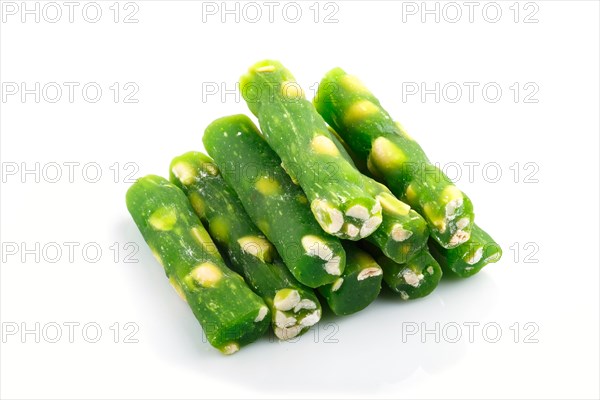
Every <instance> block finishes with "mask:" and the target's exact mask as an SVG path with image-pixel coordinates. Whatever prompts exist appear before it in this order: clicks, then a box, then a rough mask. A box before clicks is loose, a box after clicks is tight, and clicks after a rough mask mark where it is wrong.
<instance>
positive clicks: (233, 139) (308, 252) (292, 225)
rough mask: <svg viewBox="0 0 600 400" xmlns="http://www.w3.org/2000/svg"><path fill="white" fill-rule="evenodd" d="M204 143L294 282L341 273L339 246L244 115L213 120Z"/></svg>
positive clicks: (311, 282)
mask: <svg viewBox="0 0 600 400" xmlns="http://www.w3.org/2000/svg"><path fill="white" fill-rule="evenodd" d="M203 140H204V146H205V147H206V150H207V151H208V153H209V154H210V155H211V157H212V158H213V159H214V160H215V163H216V164H217V165H218V166H219V169H220V170H221V174H222V176H223V178H224V179H225V181H226V182H227V183H228V184H229V186H230V187H231V188H233V189H234V190H235V192H236V193H237V195H238V198H239V199H240V201H241V202H242V204H243V205H244V208H245V209H246V212H247V213H248V215H249V216H250V218H251V219H252V221H253V222H254V224H255V225H256V226H257V227H258V229H260V230H261V231H262V232H263V233H264V235H265V236H266V237H267V238H268V239H269V240H270V241H271V243H273V244H274V245H275V248H276V249H277V251H278V252H279V254H280V255H281V258H282V259H283V261H284V263H285V265H287V267H288V268H289V269H290V271H291V272H292V274H293V275H294V277H295V278H296V279H298V281H300V282H301V283H303V284H305V285H306V286H309V287H312V288H315V287H319V286H322V285H325V284H327V283H332V282H333V281H335V280H336V279H337V278H338V277H339V276H341V275H342V272H343V271H344V266H345V264H346V254H345V253H344V249H343V247H342V244H341V243H340V241H339V239H337V238H335V237H333V236H330V235H328V234H326V233H325V232H323V230H322V229H321V227H320V226H319V224H318V223H317V221H316V220H315V218H314V217H313V215H312V213H311V212H310V209H309V207H308V201H307V199H306V196H305V195H304V193H303V192H302V190H301V189H300V188H299V187H298V186H296V185H295V184H294V183H293V182H292V180H291V179H290V177H289V176H288V175H287V174H286V172H285V171H284V170H283V169H282V168H281V166H280V164H281V160H280V159H279V157H277V154H275V152H273V150H271V148H270V147H269V146H268V145H267V143H266V142H265V141H264V139H263V138H262V136H261V134H260V132H259V131H258V128H256V126H255V125H254V124H253V123H252V121H250V119H249V118H248V117H246V116H244V115H234V116H230V117H224V118H220V119H218V120H216V121H214V122H213V123H211V124H210V125H209V126H208V127H207V128H206V131H205V133H204V139H203Z"/></svg>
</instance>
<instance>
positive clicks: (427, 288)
mask: <svg viewBox="0 0 600 400" xmlns="http://www.w3.org/2000/svg"><path fill="white" fill-rule="evenodd" d="M362 245H363V246H364V245H365V243H362ZM364 248H365V249H366V250H367V251H368V252H369V253H371V255H372V256H373V257H374V258H375V260H376V261H377V263H378V264H379V265H380V266H381V268H382V269H383V281H384V282H385V284H386V285H387V287H389V288H390V289H391V290H392V291H394V292H396V293H398V294H400V297H401V298H402V300H409V299H416V298H419V297H424V296H427V295H428V294H430V293H431V292H433V290H434V289H435V288H436V287H437V285H438V283H439V282H440V279H441V278H442V269H441V267H440V265H439V264H438V263H437V261H436V260H435V259H434V258H433V257H432V256H431V254H430V253H429V250H428V249H427V246H425V247H424V248H423V249H421V251H420V252H419V253H417V254H416V255H415V256H414V257H413V258H411V259H410V260H409V261H408V262H406V263H404V264H399V263H397V262H395V261H393V260H390V259H389V258H387V257H386V256H384V255H383V254H382V253H381V251H380V250H379V249H377V248H374V247H373V246H372V245H370V244H369V245H367V246H364Z"/></svg>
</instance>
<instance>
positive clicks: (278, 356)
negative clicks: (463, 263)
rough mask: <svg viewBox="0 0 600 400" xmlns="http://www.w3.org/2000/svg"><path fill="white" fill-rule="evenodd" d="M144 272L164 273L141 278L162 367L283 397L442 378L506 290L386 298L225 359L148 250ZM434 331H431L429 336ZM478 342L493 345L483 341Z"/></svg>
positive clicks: (483, 277)
mask: <svg viewBox="0 0 600 400" xmlns="http://www.w3.org/2000/svg"><path fill="white" fill-rule="evenodd" d="M130 239H132V238H131V237H130ZM140 264H141V265H145V267H144V268H148V269H150V268H153V269H154V271H146V273H145V276H135V279H134V281H132V282H131V284H132V286H138V287H141V289H140V290H141V291H143V292H145V293H146V294H143V293H140V298H139V300H138V302H139V304H138V306H139V307H141V308H144V309H146V308H152V309H154V310H155V311H156V312H155V314H154V316H153V318H154V319H155V320H156V321H157V323H156V327H155V328H153V330H152V331H150V332H146V337H147V338H148V340H149V347H150V348H151V349H152V351H154V352H156V355H157V357H159V359H160V360H161V361H162V362H165V363H167V364H170V365H173V366H174V367H181V368H184V369H186V370H188V371H196V372H197V373H198V374H199V376H200V374H202V377H203V378H202V379H206V378H210V377H214V378H218V379H222V380H225V381H226V380H229V379H231V378H233V379H234V380H235V384H236V385H241V386H247V387H248V388H252V389H254V390H257V391H270V392H273V393H281V392H287V391H289V392H315V391H325V392H334V393H339V392H340V387H343V388H344V392H353V391H357V392H364V393H367V392H372V391H373V390H377V388H378V387H383V386H384V385H386V384H390V383H397V382H401V381H403V380H405V379H406V378H408V377H410V376H411V375H413V374H415V373H416V372H417V371H418V370H419V369H421V370H422V371H424V372H426V373H427V374H437V373H439V372H442V371H444V370H445V369H447V368H449V367H451V366H452V365H454V364H455V363H456V362H458V361H459V360H460V359H461V358H462V357H463V356H464V354H465V352H466V351H467V347H468V345H469V342H468V337H467V336H468V326H465V325H463V323H465V322H466V323H467V324H468V323H469V322H473V321H475V322H477V321H486V316H487V315H488V313H489V312H490V310H491V309H492V308H493V305H494V303H495V302H496V301H497V288H496V286H495V284H494V281H493V279H492V278H491V277H490V276H489V275H488V274H487V273H486V271H484V272H482V273H480V274H479V275H476V276H474V277H472V278H470V279H467V280H457V279H443V280H442V282H441V283H440V286H439V287H438V288H437V290H436V291H434V292H433V293H432V294H431V295H430V296H428V297H426V298H423V299H417V300H412V301H408V302H405V301H402V300H401V299H400V298H399V297H398V296H396V295H394V294H392V293H390V292H384V293H382V295H381V296H380V297H379V298H378V299H377V300H376V301H375V302H374V303H373V304H371V305H370V306H369V307H368V308H367V309H365V310H363V311H362V312H359V313H357V314H354V315H351V316H346V317H337V316H335V315H332V314H331V313H330V312H329V313H326V315H325V316H324V317H323V319H322V320H321V322H320V323H319V324H318V325H317V326H315V327H313V329H312V330H310V331H309V332H307V333H306V334H305V335H303V336H301V337H300V338H297V339H296V340H294V341H293V342H283V341H278V340H277V339H276V338H273V337H272V336H271V335H266V336H265V337H264V338H262V339H261V340H259V341H257V342H255V343H252V344H250V345H248V346H246V347H244V348H242V349H241V351H240V352H238V353H236V354H235V355H233V356H230V357H225V356H223V355H221V354H220V353H219V352H218V351H216V350H215V349H213V348H211V346H210V345H209V344H208V343H206V340H205V339H204V338H203V336H202V331H201V328H200V326H199V324H198V323H197V321H196V320H195V318H194V316H193V315H192V313H191V312H189V310H188V307H187V305H186V304H185V303H183V302H181V300H180V299H179V298H178V297H177V295H175V294H174V293H171V292H172V290H171V288H170V286H169V284H168V282H167V280H166V279H165V278H164V274H163V272H162V270H161V267H160V265H158V264H157V263H156V262H155V261H154V259H153V258H152V255H151V254H150V252H149V251H147V250H146V249H143V250H141V251H140ZM491 268H495V267H491ZM132 278H134V277H132ZM140 279H142V280H145V282H140ZM136 290H137V289H136ZM323 303H324V301H323ZM325 306H326V305H325V303H324V307H325ZM140 311H141V312H144V311H143V310H140ZM158 321H160V322H158ZM436 323H438V324H439V325H437V328H436ZM456 326H460V327H461V330H462V332H461V334H462V339H461V340H459V341H457V342H456V343H451V342H450V341H455V338H456V333H457V332H456V329H455V328H456ZM415 327H417V329H418V332H417V333H413V331H414V328H415ZM407 329H410V330H409V331H406V330H407ZM425 329H427V330H428V332H429V333H426V334H425V336H424V337H423V331H424V330H425ZM436 331H437V338H436ZM475 332H477V330H476V331H475ZM403 336H404V337H403ZM446 337H447V338H449V340H450V341H449V340H446V339H445V338H446ZM436 340H437V341H439V342H436ZM475 340H483V338H482V337H481V334H480V333H479V334H477V335H475ZM313 360H314V361H313ZM317 360H318V361H317ZM267 370H268V372H266V371H267Z"/></svg>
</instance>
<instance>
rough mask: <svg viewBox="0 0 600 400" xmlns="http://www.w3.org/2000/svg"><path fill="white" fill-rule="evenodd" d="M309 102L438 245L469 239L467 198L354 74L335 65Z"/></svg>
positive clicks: (470, 216)
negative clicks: (422, 223) (417, 217)
mask: <svg viewBox="0 0 600 400" xmlns="http://www.w3.org/2000/svg"><path fill="white" fill-rule="evenodd" d="M314 104H315V106H316V108H317V110H318V112H319V113H320V114H321V115H322V116H323V118H324V119H325V120H326V121H327V123H329V124H330V125H331V126H332V127H333V128H334V129H335V131H336V132H337V133H338V134H339V135H340V136H341V137H342V138H343V140H344V141H345V142H346V143H347V144H348V146H350V148H352V150H354V152H355V154H356V155H357V156H359V157H361V158H362V159H363V160H366V161H367V166H368V168H369V171H370V172H371V173H372V174H373V175H374V176H377V177H381V178H382V179H383V180H384V181H385V183H386V184H387V186H388V187H389V188H390V189H391V191H392V192H393V193H394V194H395V195H396V196H397V197H398V198H400V199H401V200H403V201H406V202H407V203H408V204H410V205H411V206H412V207H413V208H414V209H415V210H417V211H418V212H419V213H420V214H421V215H422V216H423V217H424V218H425V220H426V221H427V223H428V224H429V228H430V234H431V236H433V238H434V239H435V240H436V241H437V242H438V243H440V244H441V245H442V246H443V247H444V248H453V247H456V246H458V245H460V244H461V243H464V242H466V241H467V240H468V239H469V236H470V232H471V227H472V224H473V205H472V203H471V200H470V199H469V198H468V197H467V196H466V195H465V194H464V193H463V192H461V191H460V190H459V189H458V188H457V187H456V186H455V185H454V184H453V183H452V181H450V179H449V178H448V177H447V176H446V175H445V174H444V173H443V172H442V171H441V170H440V169H439V168H437V167H435V166H434V165H432V164H431V162H430V161H429V159H428V158H427V156H426V155H425V153H424V151H423V149H422V148H421V146H419V145H418V144H417V142H415V141H414V140H413V139H412V138H410V137H409V136H408V135H407V134H406V132H405V131H404V130H403V129H402V127H401V126H399V124H397V123H395V122H394V121H393V120H392V118H391V117H390V116H389V114H388V113H387V112H386V111H385V110H384V109H383V108H382V107H381V105H380V103H379V101H378V100H377V98H376V97H375V96H374V95H373V94H372V93H371V92H370V91H369V90H368V89H367V88H366V87H364V86H363V85H362V83H361V82H360V81H359V80H358V79H357V78H355V77H353V76H351V75H348V74H346V73H345V72H344V71H343V70H342V69H340V68H336V69H334V70H332V71H330V72H329V73H327V75H326V76H325V77H324V78H323V80H322V81H321V83H320V85H319V90H318V93H317V96H316V97H315V99H314Z"/></svg>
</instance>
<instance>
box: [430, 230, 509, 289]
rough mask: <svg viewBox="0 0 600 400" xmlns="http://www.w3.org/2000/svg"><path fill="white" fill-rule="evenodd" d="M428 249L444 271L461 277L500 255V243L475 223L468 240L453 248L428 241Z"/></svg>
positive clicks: (498, 257)
mask: <svg viewBox="0 0 600 400" xmlns="http://www.w3.org/2000/svg"><path fill="white" fill-rule="evenodd" d="M429 250H430V251H431V254H432V255H433V257H434V258H435V259H436V260H437V261H438V262H439V263H440V265H441V266H442V268H443V270H444V272H449V273H451V274H454V275H457V276H460V277H461V278H467V277H469V276H472V275H475V274H476V273H477V272H479V271H480V270H481V268H483V267H485V266H486V265H488V264H491V263H495V262H496V261H498V260H500V257H502V249H501V248H500V245H499V244H498V243H496V242H495V241H494V239H492V238H491V236H490V235H488V233H487V232H485V231H484V230H483V229H481V228H480V227H479V226H478V225H477V224H474V225H473V230H472V231H471V238H470V239H469V241H468V242H465V243H463V244H461V245H460V246H458V247H455V248H453V249H444V248H443V247H442V246H440V245H439V244H438V243H437V242H434V241H430V243H429Z"/></svg>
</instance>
